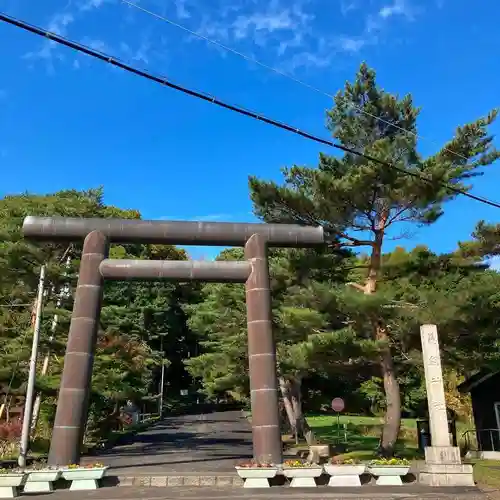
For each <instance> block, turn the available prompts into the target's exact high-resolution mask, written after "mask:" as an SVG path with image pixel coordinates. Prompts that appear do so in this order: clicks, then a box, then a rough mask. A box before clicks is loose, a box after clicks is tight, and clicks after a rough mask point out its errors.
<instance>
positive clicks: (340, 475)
mask: <svg viewBox="0 0 500 500" xmlns="http://www.w3.org/2000/svg"><path fill="white" fill-rule="evenodd" d="M325 472H326V473H327V474H329V475H330V481H329V482H328V486H361V480H360V479H359V476H361V475H362V474H364V473H365V472H366V465H347V464H346V465H342V464H339V465H334V464H329V465H325Z"/></svg>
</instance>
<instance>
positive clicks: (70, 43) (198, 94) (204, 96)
mask: <svg viewBox="0 0 500 500" xmlns="http://www.w3.org/2000/svg"><path fill="white" fill-rule="evenodd" d="M0 21H4V22H6V23H8V24H11V25H13V26H17V27H18V28H21V29H24V30H25V31H29V32H31V33H34V34H35V35H39V36H42V37H44V38H48V39H49V40H52V41H54V42H57V43H59V44H61V45H64V46H66V47H69V48H71V49H73V50H76V51H78V52H82V53H84V54H87V55H89V56H91V57H94V58H96V59H100V60H101V61H104V62H107V63H108V64H111V65H112V66H116V67H118V68H121V69H124V70H125V71H128V72H129V73H133V74H135V75H138V76H142V77H143V78H146V79H148V80H151V81H153V82H156V83H159V84H161V85H165V86H166V87H169V88H172V89H174V90H178V91H180V92H182V93H184V94H187V95H190V96H192V97H196V98H198V99H202V100H203V101H207V102H210V103H212V104H215V105H217V106H219V107H221V108H224V109H228V110H230V111H234V112H235V113H238V114H240V115H243V116H248V117H249V118H253V119H255V120H259V121H262V122H264V123H267V124H269V125H272V126H274V127H277V128H280V129H282V130H286V131H288V132H291V133H293V134H296V135H300V136H301V137H305V138H306V139H309V140H311V141H314V142H317V143H319V144H324V145H326V146H331V147H333V148H336V149H339V150H341V151H344V152H346V153H349V154H353V155H356V156H359V157H362V158H364V159H366V160H368V161H372V162H374V163H377V164H378V165H383V166H386V167H389V168H392V169H394V170H396V171H399V172H401V173H403V174H405V175H410V176H412V177H415V178H417V179H420V180H421V181H424V182H427V183H429V184H438V185H440V186H442V187H444V188H445V189H447V190H448V191H450V192H452V193H455V194H461V195H463V196H466V197H467V198H470V199H472V200H475V201H478V202H480V203H484V204H485V205H489V206H492V207H495V208H500V203H496V202H494V201H491V200H488V199H487V198H484V197H482V196H476V195H474V194H471V193H468V192H467V191H464V190H462V189H459V188H457V187H455V186H452V185H451V184H448V183H447V182H444V181H438V180H435V179H430V178H428V177H425V176H423V175H422V174H420V173H418V172H413V171H411V170H406V169H405V168H402V167H397V166H396V165H392V164H391V163H388V162H386V161H383V160H379V159H378V158H375V157H373V156H371V155H367V154H365V153H361V152H360V151H356V150H355V149H352V148H349V147H346V146H342V145H341V144H336V143H334V142H333V141H330V140H328V139H323V138H321V137H319V136H316V135H314V134H311V133H309V132H305V131H304V130H301V129H299V128H297V127H294V126H292V125H288V124H287V123H283V122H280V121H278V120H274V119H272V118H268V117H267V116H264V115H262V114H260V113H257V112H255V111H250V110H247V109H245V108H243V107H241V106H236V105H233V104H229V103H227V102H224V101H221V100H220V99H217V97H215V96H213V95H211V94H206V93H204V92H200V91H197V90H193V89H189V88H187V87H183V86H182V85H179V84H176V83H173V82H172V81H170V80H168V79H166V78H164V77H160V76H156V75H154V74H152V73H150V72H147V71H144V70H142V69H138V68H135V67H133V66H131V65H129V64H126V63H124V62H122V61H120V60H119V59H117V58H115V57H113V56H110V55H108V54H105V53H104V52H99V51H97V50H94V49H91V48H90V47H87V46H85V45H82V44H79V43H77V42H74V41H72V40H68V39H67V38H64V37H62V36H60V35H56V34H55V33H51V32H50V31H47V30H45V29H42V28H39V27H37V26H33V25H31V24H28V23H26V22H25V21H21V20H19V19H16V18H13V17H10V16H7V15H6V14H3V13H0Z"/></svg>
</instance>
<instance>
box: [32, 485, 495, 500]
mask: <svg viewBox="0 0 500 500" xmlns="http://www.w3.org/2000/svg"><path fill="white" fill-rule="evenodd" d="M26 498H29V499H30V500H48V499H49V498H50V500H200V499H203V500H254V499H259V500H282V499H286V500H323V499H324V500H363V499H364V500H438V499H442V500H487V499H486V497H485V496H484V495H483V494H482V493H481V492H480V491H479V490H477V489H476V488H428V487H427V488H425V487H419V486H414V487H409V486H401V487H392V488H384V487H382V486H378V487H377V486H367V487H363V488H335V489H333V488H327V487H322V488H315V489H310V488H297V489H295V488H269V489H266V490H255V489H252V490H250V489H249V490H244V489H243V488H242V489H233V488H228V489H224V488H222V489H221V488H183V487H180V488H101V489H100V490H97V491H92V492H74V493H71V492H69V491H58V492H54V493H52V494H51V495H50V496H47V495H41V496H31V495H30V496H29V497H26Z"/></svg>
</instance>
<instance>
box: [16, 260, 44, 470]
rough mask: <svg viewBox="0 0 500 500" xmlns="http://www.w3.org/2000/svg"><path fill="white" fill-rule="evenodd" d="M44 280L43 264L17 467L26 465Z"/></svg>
mask: <svg viewBox="0 0 500 500" xmlns="http://www.w3.org/2000/svg"><path fill="white" fill-rule="evenodd" d="M44 280H45V266H42V267H41V269H40V279H39V280H38V294H37V302H36V319H35V328H34V330H33V344H32V346H31V358H30V370H29V375H28V387H27V389H26V400H25V404H24V417H23V429H22V433H21V446H20V449H19V458H18V464H19V467H26V455H27V453H28V446H29V438H30V423H31V413H32V410H33V396H34V394H35V378H36V359H37V356H38V342H39V340H40V324H41V319H42V307H43V287H44Z"/></svg>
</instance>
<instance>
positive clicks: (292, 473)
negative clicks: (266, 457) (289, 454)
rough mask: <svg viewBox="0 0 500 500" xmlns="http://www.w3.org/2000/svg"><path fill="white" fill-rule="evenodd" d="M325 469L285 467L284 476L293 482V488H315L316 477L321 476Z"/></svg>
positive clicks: (291, 484)
mask: <svg viewBox="0 0 500 500" xmlns="http://www.w3.org/2000/svg"><path fill="white" fill-rule="evenodd" d="M322 472H323V467H283V474H284V475H285V477H288V478H290V479H291V480H292V482H291V483H290V486H291V487H292V488H315V487H316V481H315V480H314V479H315V478H316V477H319V476H321V473H322Z"/></svg>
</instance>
